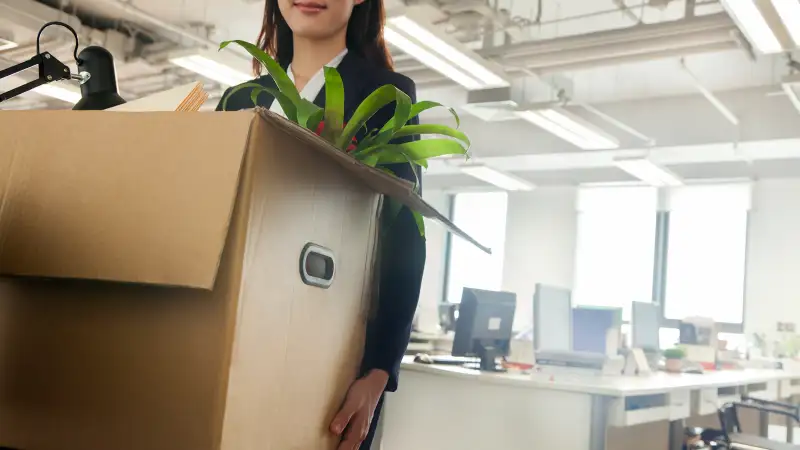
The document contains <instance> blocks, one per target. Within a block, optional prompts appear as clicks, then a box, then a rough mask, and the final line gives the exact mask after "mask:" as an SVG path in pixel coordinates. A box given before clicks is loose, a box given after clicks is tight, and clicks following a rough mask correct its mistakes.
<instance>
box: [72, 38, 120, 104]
mask: <svg viewBox="0 0 800 450" xmlns="http://www.w3.org/2000/svg"><path fill="white" fill-rule="evenodd" d="M77 62H78V71H79V72H88V73H89V75H90V77H89V79H88V80H86V81H85V82H84V83H82V84H81V97H82V98H81V100H80V101H79V102H78V103H77V104H75V107H74V108H72V109H74V110H103V109H108V108H112V107H114V106H117V105H121V104H123V103H125V100H124V99H123V98H122V97H120V96H119V93H118V92H117V73H116V69H115V68H114V57H113V56H112V55H111V52H109V51H108V50H106V49H104V48H103V47H98V46H94V45H93V46H90V47H86V48H85V49H83V51H81V52H80V53H79V54H78V61H77Z"/></svg>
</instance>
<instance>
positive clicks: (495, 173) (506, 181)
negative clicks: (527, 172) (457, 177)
mask: <svg viewBox="0 0 800 450" xmlns="http://www.w3.org/2000/svg"><path fill="white" fill-rule="evenodd" d="M460 169H461V171H462V172H464V173H465V174H467V175H469V176H471V177H474V178H477V179H479V180H481V181H484V182H486V183H489V184H493V185H495V186H497V187H499V188H501V189H505V190H507V191H530V190H533V188H534V187H535V186H534V185H532V184H531V183H528V182H527V181H525V180H522V179H520V178H517V177H515V176H513V175H509V174H507V173H505V172H500V171H499V170H495V169H492V168H491V167H487V166H484V165H481V164H468V165H463V166H461V167H460Z"/></svg>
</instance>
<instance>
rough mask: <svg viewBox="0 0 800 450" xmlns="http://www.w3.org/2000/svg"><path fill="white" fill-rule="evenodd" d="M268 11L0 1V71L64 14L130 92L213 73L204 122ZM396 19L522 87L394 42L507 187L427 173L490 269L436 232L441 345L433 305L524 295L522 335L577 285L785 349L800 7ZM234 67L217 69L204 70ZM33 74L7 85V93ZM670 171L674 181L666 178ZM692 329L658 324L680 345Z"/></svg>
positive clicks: (500, 8)
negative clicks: (542, 303)
mask: <svg viewBox="0 0 800 450" xmlns="http://www.w3.org/2000/svg"><path fill="white" fill-rule="evenodd" d="M262 3H263V2H261V1H255V0H241V1H233V2H229V1H220V0H170V1H163V0H160V1H151V0H137V1H131V2H125V1H121V0H70V1H66V0H64V1H56V0H46V1H36V0H2V1H0V12H2V14H0V66H10V65H12V64H16V63H19V62H22V61H24V60H26V59H28V58H30V57H31V56H32V55H33V54H34V48H35V38H36V33H37V31H38V30H39V28H40V27H41V24H42V23H44V22H45V21H49V20H62V21H65V22H67V23H69V24H71V25H73V26H75V27H76V28H77V30H78V31H79V35H80V37H81V42H82V44H83V45H88V44H90V43H95V44H100V45H103V46H104V47H106V48H108V49H109V50H111V52H112V53H113V54H114V56H115V59H116V65H117V75H118V80H119V89H120V94H121V95H122V96H123V97H124V98H126V99H128V100H131V99H135V98H139V97H143V96H147V95H149V94H152V93H155V92H160V91H163V90H165V89H168V88H170V87H173V86H177V85H180V84H183V83H186V82H189V81H194V80H198V79H199V80H202V81H204V82H205V86H206V89H207V90H209V92H210V94H211V98H210V99H209V101H208V102H207V104H206V105H205V106H204V109H213V107H214V106H215V105H216V102H217V101H218V99H219V98H220V96H221V94H222V91H223V90H224V88H225V87H227V86H228V85H230V84H233V83H238V82H241V81H243V80H246V79H248V78H249V70H248V69H249V66H248V64H249V62H248V60H247V58H245V57H244V55H242V54H236V53H232V52H229V54H214V53H216V52H214V51H213V49H214V48H216V46H217V43H218V42H220V41H222V40H225V39H234V38H238V39H246V40H247V39H250V40H252V39H254V38H255V35H256V34H257V31H258V28H259V25H260V15H261V11H262V8H263V5H262ZM385 3H386V6H387V10H388V12H389V16H390V17H403V16H404V15H405V14H407V13H409V14H411V13H413V14H416V15H417V16H419V15H424V16H425V17H426V18H427V19H428V20H429V21H430V22H431V23H432V24H434V29H433V30H432V31H433V32H435V33H440V34H442V35H446V36H448V38H450V39H455V40H457V41H459V42H461V43H463V44H464V46H466V47H469V48H471V49H473V50H474V51H475V52H476V53H477V54H478V55H479V56H480V57H481V58H482V59H483V60H484V61H488V62H489V63H490V64H492V65H493V67H496V68H500V70H501V71H502V78H503V81H507V83H501V84H500V86H506V85H507V86H510V87H509V88H508V89H506V90H503V89H499V92H495V91H498V90H494V91H490V92H488V94H487V95H477V94H476V93H485V91H486V90H485V89H483V88H485V87H487V86H488V85H486V86H483V85H481V82H480V81H478V82H477V84H474V83H470V82H469V81H466V82H465V81H464V80H459V79H458V77H457V76H456V77H455V79H454V78H453V77H452V74H451V75H448V72H447V70H448V69H447V68H445V69H442V68H435V67H434V68H431V67H432V66H429V65H426V64H425V63H423V62H420V60H419V59H418V58H415V57H414V56H413V55H410V54H409V53H408V52H403V50H402V49H401V47H402V45H397V43H396V42H392V40H391V39H389V41H390V43H392V44H394V45H392V51H393V55H394V58H395V62H396V68H397V70H398V71H400V72H402V73H404V74H406V75H408V76H410V77H411V78H412V79H414V80H415V82H416V84H417V87H418V98H420V99H429V100H436V101H440V102H442V103H444V104H446V105H452V106H454V107H455V108H456V110H457V111H459V113H460V115H461V119H462V128H463V129H464V130H465V131H467V133H468V134H469V136H470V138H471V139H472V142H473V145H472V149H471V151H472V160H471V161H472V162H473V163H475V164H476V165H481V166H483V167H486V168H488V169H489V170H490V171H492V173H489V178H487V177H486V176H485V174H483V175H484V176H482V177H481V175H482V174H481V173H477V174H475V173H473V175H478V178H476V177H475V176H473V175H471V174H470V171H469V170H467V169H464V168H462V167H459V165H458V164H456V163H454V162H453V161H437V162H436V163H435V164H432V165H431V167H430V168H429V169H428V170H427V171H426V173H425V183H424V196H425V198H426V199H427V200H428V201H429V202H431V203H432V204H434V205H435V206H437V207H439V208H441V209H442V210H445V211H450V213H451V219H453V220H454V221H455V222H456V223H457V224H459V225H460V226H462V227H463V228H464V229H465V230H466V231H467V232H468V233H471V234H473V235H474V236H475V237H477V238H478V239H479V240H480V241H482V242H485V243H487V244H488V245H489V246H490V247H492V249H493V254H492V255H491V256H486V255H482V254H480V253H479V252H478V251H476V250H474V249H471V248H470V247H469V245H467V244H465V243H464V242H462V241H460V240H459V239H450V238H449V237H447V236H446V233H445V232H444V231H443V230H442V229H441V228H440V227H437V226H436V225H431V226H429V232H428V262H427V266H426V272H425V279H424V285H423V290H422V296H421V299H420V308H419V312H418V317H417V324H418V328H419V329H420V330H421V331H435V330H436V329H437V327H438V322H439V320H438V313H437V308H438V304H440V303H442V302H458V301H459V296H460V289H461V288H462V287H463V286H468V287H476V288H483V289H494V290H505V291H510V292H513V293H516V294H517V295H518V303H519V304H518V311H517V314H516V316H515V317H516V318H515V324H514V328H515V330H519V331H522V330H524V329H525V328H526V327H529V326H530V325H531V322H532V319H531V314H532V313H531V298H532V293H533V289H534V285H535V283H546V284H551V285H556V286H563V287H567V288H572V289H574V292H575V298H574V300H575V304H577V305H580V304H591V305H606V306H622V307H624V308H626V311H628V309H629V305H630V303H631V302H632V301H657V302H660V303H661V304H663V305H664V306H663V310H664V317H665V318H666V319H673V321H672V322H670V321H668V322H666V323H667V324H673V325H675V323H676V322H674V320H676V319H680V318H681V317H683V316H686V315H687V314H692V315H702V316H708V317H711V318H714V319H715V320H717V321H719V322H722V323H724V324H725V326H724V332H726V333H730V335H726V338H728V339H729V340H730V342H731V343H732V344H733V343H736V344H737V345H741V346H745V345H746V342H747V340H748V336H752V335H753V334H755V333H760V334H764V335H765V336H766V337H767V340H774V339H779V338H780V333H779V332H778V328H777V324H778V322H781V323H783V322H793V321H796V320H797V318H798V317H800V303H798V302H796V301H794V294H793V291H792V289H791V286H792V284H791V281H792V279H793V277H794V274H795V273H796V272H797V270H798V269H800V256H799V255H800V254H798V252H796V251H794V245H795V243H796V242H797V237H796V230H797V229H798V226H799V225H800V212H798V211H797V208H796V207H795V203H794V201H795V199H796V198H797V195H798V194H799V193H800V178H799V177H800V147H798V145H797V144H798V142H800V141H798V138H800V127H798V126H797V125H798V115H799V114H800V112H798V108H800V102H798V101H797V97H796V94H795V91H794V89H795V86H798V85H797V84H795V83H794V80H795V77H794V75H793V73H794V72H795V71H796V69H798V68H800V65H798V63H797V62H795V61H794V60H793V58H792V55H793V53H795V51H794V49H795V40H796V39H798V36H797V26H795V24H796V22H795V21H798V20H800V19H798V18H797V16H793V15H792V12H788V13H785V12H784V11H779V12H780V13H785V14H788V16H785V17H786V18H785V19H783V20H775V18H774V17H769V16H768V17H767V19H764V20H766V21H765V22H763V23H762V26H761V27H759V23H758V19H750V18H747V17H749V16H748V15H747V14H745V13H742V12H741V11H744V12H747V11H750V10H748V9H747V6H745V7H739V6H736V5H737V4H738V3H744V4H750V3H752V2H751V1H750V0H745V1H742V2H736V1H730V2H719V1H713V0H712V1H697V0H648V1H637V2H634V1H622V0H597V1H587V0H507V1H505V0H494V1H492V0H486V1H484V0H469V1H467V0H458V1H433V0H431V1H422V0H414V1H400V0H387V1H386V2H385ZM728 3H731V4H733V5H734V6H733V7H731V5H729V4H728ZM742 8H743V9H742ZM740 9H741V11H740ZM790 9H791V8H790ZM737 13H739V15H740V16H742V17H745V18H744V19H742V18H741V17H739V16H737ZM754 17H756V16H754ZM758 17H760V16H758ZM781 17H784V16H781ZM392 23H393V22H392V21H391V20H390V22H389V24H390V25H389V27H390V30H395V29H398V30H399V31H400V32H402V31H403V30H402V23H400V25H396V24H397V23H398V22H394V23H395V25H392ZM398 27H399V28H398ZM764 27H766V28H764ZM392 32H393V33H394V31H392ZM43 37H44V40H43V42H42V46H43V48H44V49H46V50H47V51H50V52H52V53H53V54H55V55H57V56H58V57H59V58H61V59H62V61H64V62H65V63H67V64H70V63H71V59H72V58H71V51H72V45H73V41H72V40H71V37H70V36H69V35H68V34H66V33H64V32H63V30H60V29H58V28H55V29H51V30H50V31H48V32H46V33H45V34H44V36H43ZM193 58H194V61H195V62H194V63H192V59H193ZM203 58H210V59H211V61H212V62H211V63H208V60H207V59H205V60H204V59H203ZM187 61H188V62H187ZM197 61H200V63H198V62H197ZM203 61H206V63H207V64H210V66H209V67H212V69H208V68H206V69H203V68H202V67H201V68H200V72H203V71H204V70H205V71H206V72H205V73H204V75H198V73H197V70H198V69H197V68H196V67H195V68H194V69H192V66H191V64H200V65H202V64H203ZM215 64H216V66H215ZM220 66H221V67H223V69H222V70H221V74H220V73H209V72H208V70H212V72H213V69H214V67H217V68H219V67H220ZM186 67H189V69H187V68H186ZM217 72H219V71H217ZM32 76H33V74H29V73H21V74H18V75H16V76H12V77H8V78H6V79H4V80H2V81H0V88H3V89H4V90H6V89H10V88H11V87H14V86H16V85H18V84H21V83H23V82H25V81H29V79H30V78H31V77H32ZM473 81H474V80H473ZM489 87H492V86H489ZM79 95H80V94H79V90H78V88H77V86H76V85H74V84H69V83H53V84H49V85H46V86H43V87H40V88H38V89H36V90H35V91H34V92H32V93H29V94H26V95H22V96H20V97H18V98H16V99H14V100H11V101H8V102H5V103H3V105H2V106H1V107H0V108H2V109H43V108H48V109H57V108H68V107H71V105H72V104H74V103H75V102H76V101H77V100H78V99H79V98H80V96H79ZM508 104H517V105H523V106H525V107H530V111H534V114H528V115H526V113H524V112H519V111H516V112H509V110H508V109H507V108H506V107H507V105H508ZM551 107H552V108H557V109H556V110H557V111H559V112H561V113H563V115H562V116H561V118H562V119H564V120H571V121H573V122H572V124H577V125H575V126H578V127H580V126H581V125H583V126H585V127H584V128H583V129H582V130H580V129H579V130H578V131H577V132H576V133H577V134H575V133H574V132H573V131H570V130H569V127H570V123H567V124H566V129H567V131H566V135H563V134H561V135H560V134H559V130H558V129H556V130H555V131H554V129H553V125H552V123H551V124H550V125H548V124H545V125H544V127H542V126H539V125H537V123H539V124H540V125H541V123H540V122H538V121H537V118H536V117H533V118H531V115H534V116H535V115H536V114H537V112H541V111H545V110H547V109H548V108H551ZM425 120H429V121H440V120H446V117H445V116H443V115H441V114H440V115H433V116H431V115H427V116H425V115H423V121H425ZM545 120H546V119H545ZM556 120H558V118H556ZM561 126H564V124H563V123H562V124H561ZM555 127H556V128H560V126H559V125H558V124H557V123H556V125H555ZM561 132H564V131H563V129H561ZM582 132H583V133H584V134H583V135H581V133H582ZM585 133H589V134H588V136H587V135H586V134H585ZM593 140H594V141H593ZM628 158H630V159H645V160H647V161H650V162H652V163H653V164H652V166H654V167H655V168H653V167H650V166H644V167H638V166H636V162H634V167H633V169H632V170H631V169H630V168H629V169H628V170H627V171H626V170H625V164H624V163H621V162H620V161H619V160H620V159H628ZM659 169H666V170H667V171H668V172H669V174H671V175H673V177H668V178H667V179H660V178H659V173H658V170H659ZM653 171H655V172H654V173H650V172H653ZM494 172H497V173H499V174H500V175H499V176H500V177H501V179H500V180H499V182H498V181H497V180H496V179H497V177H498V175H497V174H496V173H494ZM637 174H638V176H637ZM502 175H510V176H511V177H513V178H512V181H510V182H509V181H508V180H505V179H503V178H502ZM642 178H644V179H642ZM673 178H674V179H673ZM486 180H489V181H488V182H487V181H486ZM515 181H517V183H515ZM509 183H511V184H510V185H509ZM626 314H627V313H626ZM675 330H676V329H675V328H674V327H673V328H669V327H665V328H664V329H663V330H662V340H663V341H664V342H663V345H665V346H668V345H670V344H671V342H672V341H674V340H675V338H676V336H677V334H676V333H677V332H676V331H675Z"/></svg>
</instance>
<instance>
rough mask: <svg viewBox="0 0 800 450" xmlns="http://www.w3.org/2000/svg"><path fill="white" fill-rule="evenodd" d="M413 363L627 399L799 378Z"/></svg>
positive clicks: (483, 378)
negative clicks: (549, 371)
mask: <svg viewBox="0 0 800 450" xmlns="http://www.w3.org/2000/svg"><path fill="white" fill-rule="evenodd" d="M413 361H414V358H413V357H406V358H404V359H403V364H402V365H401V369H402V370H407V371H412V372H420V373H426V374H430V375H437V376H445V377H457V378H462V379H466V380H474V381H479V382H483V383H490V384H501V385H508V386H516V387H520V388H529V389H553V390H559V391H568V392H576V393H583V394H592V395H602V396H608V397H628V396H635V395H650V394H660V393H665V392H670V391H675V390H687V389H688V390H694V389H703V388H719V387H728V386H739V385H745V384H755V383H765V382H769V381H780V380H784V379H791V378H797V377H800V374H799V373H794V372H788V371H780V370H766V369H744V370H726V371H719V372H706V373H704V374H690V373H681V374H670V373H665V372H655V373H653V374H651V375H648V376H613V375H608V376H590V375H586V376H584V375H556V376H553V377H551V376H549V375H543V374H534V375H524V374H513V373H496V374H495V373H486V372H480V371H478V370H473V369H466V368H463V367H459V366H445V365H435V364H421V363H415V362H413Z"/></svg>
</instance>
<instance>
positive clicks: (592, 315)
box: [572, 306, 622, 355]
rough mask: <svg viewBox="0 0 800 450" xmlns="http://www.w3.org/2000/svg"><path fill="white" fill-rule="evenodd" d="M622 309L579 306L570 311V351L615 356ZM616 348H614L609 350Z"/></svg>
mask: <svg viewBox="0 0 800 450" xmlns="http://www.w3.org/2000/svg"><path fill="white" fill-rule="evenodd" d="M621 327H622V308H605V307H600V306H579V307H576V308H573V310H572V349H573V350H575V351H576V352H590V353H602V354H606V355H608V354H610V353H614V354H616V351H617V350H618V348H619V346H620V344H621V342H620V339H619V334H620V329H621ZM611 347H616V348H613V349H612V348H611Z"/></svg>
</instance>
